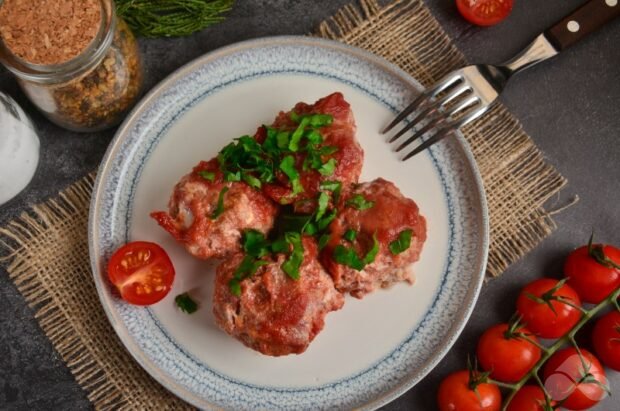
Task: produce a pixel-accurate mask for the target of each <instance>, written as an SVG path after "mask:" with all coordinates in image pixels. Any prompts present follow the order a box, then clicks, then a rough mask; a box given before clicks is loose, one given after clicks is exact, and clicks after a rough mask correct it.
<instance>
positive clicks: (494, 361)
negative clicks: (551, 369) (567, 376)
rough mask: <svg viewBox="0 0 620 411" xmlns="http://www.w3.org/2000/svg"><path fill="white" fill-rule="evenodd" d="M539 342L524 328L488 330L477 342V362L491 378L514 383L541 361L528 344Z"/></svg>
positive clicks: (515, 326) (509, 326)
mask: <svg viewBox="0 0 620 411" xmlns="http://www.w3.org/2000/svg"><path fill="white" fill-rule="evenodd" d="M528 338H529V339H530V340H531V341H534V342H538V340H537V339H536V337H534V336H533V335H532V333H531V332H530V331H529V330H528V329H527V328H525V327H523V326H521V325H519V324H516V325H514V326H512V325H509V324H498V325H494V326H493V327H491V328H489V329H488V330H486V331H485V332H484V334H482V337H480V341H478V350H477V355H478V361H479V362H480V365H481V366H482V368H483V369H484V370H485V371H489V372H490V373H491V374H490V375H491V378H493V379H496V380H499V381H504V382H517V381H519V380H520V379H521V378H523V377H524V376H525V374H527V373H528V372H529V371H530V370H531V369H532V367H533V366H534V364H536V362H537V361H538V360H539V359H540V348H538V347H537V346H536V345H535V344H533V343H532V342H530V341H528Z"/></svg>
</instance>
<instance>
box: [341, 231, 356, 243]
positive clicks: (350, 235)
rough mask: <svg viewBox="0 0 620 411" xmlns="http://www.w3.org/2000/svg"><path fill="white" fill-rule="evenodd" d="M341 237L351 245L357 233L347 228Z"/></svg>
mask: <svg viewBox="0 0 620 411" xmlns="http://www.w3.org/2000/svg"><path fill="white" fill-rule="evenodd" d="M343 237H344V239H345V240H347V241H348V242H350V243H352V242H353V241H355V239H356V238H357V231H355V230H352V229H350V228H349V229H348V230H347V231H346V232H345V233H344V235H343Z"/></svg>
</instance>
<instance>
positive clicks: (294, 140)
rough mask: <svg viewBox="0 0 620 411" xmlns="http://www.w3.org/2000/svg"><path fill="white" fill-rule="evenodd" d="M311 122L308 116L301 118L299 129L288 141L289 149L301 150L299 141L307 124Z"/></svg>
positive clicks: (293, 150)
mask: <svg viewBox="0 0 620 411" xmlns="http://www.w3.org/2000/svg"><path fill="white" fill-rule="evenodd" d="M309 123H310V119H309V118H308V117H304V118H302V120H301V123H299V125H298V126H297V129H296V130H295V131H294V132H293V135H291V141H290V142H289V143H288V149H289V150H291V151H292V152H296V151H299V142H300V141H301V138H302V137H303V135H304V130H305V129H306V126H308V124H309Z"/></svg>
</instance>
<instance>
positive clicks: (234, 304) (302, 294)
mask: <svg viewBox="0 0 620 411" xmlns="http://www.w3.org/2000/svg"><path fill="white" fill-rule="evenodd" d="M303 246H304V261H303V264H302V266H301V269H300V277H299V279H298V280H293V279H291V278H290V277H288V276H287V275H286V274H285V273H284V272H283V271H282V269H281V268H280V266H281V265H282V263H283V262H284V261H285V256H284V255H283V254H278V255H276V256H275V257H273V258H271V257H270V258H271V260H269V261H270V262H269V264H267V265H265V266H262V267H261V268H259V269H258V271H257V272H256V273H255V274H254V275H253V276H252V277H250V278H247V279H245V280H243V281H242V282H241V295H240V296H239V297H236V296H234V295H233V294H232V293H231V291H230V287H229V281H230V280H231V279H232V278H233V273H234V272H235V270H236V269H237V267H238V266H239V264H240V263H241V261H242V260H243V254H236V255H234V256H232V257H231V258H229V259H227V260H226V261H224V262H222V264H221V265H220V266H219V267H218V268H217V274H216V278H215V294H214V298H213V313H214V314H215V319H216V322H217V324H218V325H219V326H220V327H221V328H222V329H223V330H224V331H226V332H227V333H228V334H230V335H232V336H233V337H235V338H237V339H238V340H239V341H241V342H242V343H243V344H245V345H246V346H248V347H250V348H252V349H254V350H256V351H259V352H261V353H263V354H266V355H271V356H280V355H287V354H300V353H302V352H304V351H305V350H306V348H308V345H309V344H310V342H311V341H312V340H313V339H314V337H315V336H316V335H317V334H318V333H319V332H320V331H321V330H322V329H323V325H324V320H325V316H326V315H327V313H329V312H330V311H334V310H338V309H340V308H341V307H342V305H343V304H344V298H343V296H342V294H340V293H339V292H338V291H336V289H335V288H334V283H333V281H332V279H331V277H330V276H329V275H328V274H327V273H326V272H325V270H324V269H323V267H321V265H320V264H319V262H318V260H317V258H316V257H317V246H316V243H315V242H314V240H313V239H311V238H310V237H305V238H304V239H303Z"/></svg>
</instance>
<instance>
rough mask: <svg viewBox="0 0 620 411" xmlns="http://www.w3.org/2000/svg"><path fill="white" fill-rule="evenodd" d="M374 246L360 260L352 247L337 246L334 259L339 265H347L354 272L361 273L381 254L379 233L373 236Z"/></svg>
mask: <svg viewBox="0 0 620 411" xmlns="http://www.w3.org/2000/svg"><path fill="white" fill-rule="evenodd" d="M372 239H373V245H372V248H371V249H370V250H368V252H367V253H366V255H365V256H364V258H359V256H358V255H357V253H356V252H355V250H354V249H353V248H351V247H345V246H343V245H340V244H339V245H337V246H336V248H335V249H334V254H333V255H332V258H333V260H334V261H335V262H337V263H338V264H342V265H346V266H347V267H351V268H353V269H354V270H357V271H361V270H363V269H364V267H366V265H368V264H371V263H373V262H374V261H375V258H376V257H377V254H378V253H379V241H378V240H377V233H375V234H373V236H372Z"/></svg>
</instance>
